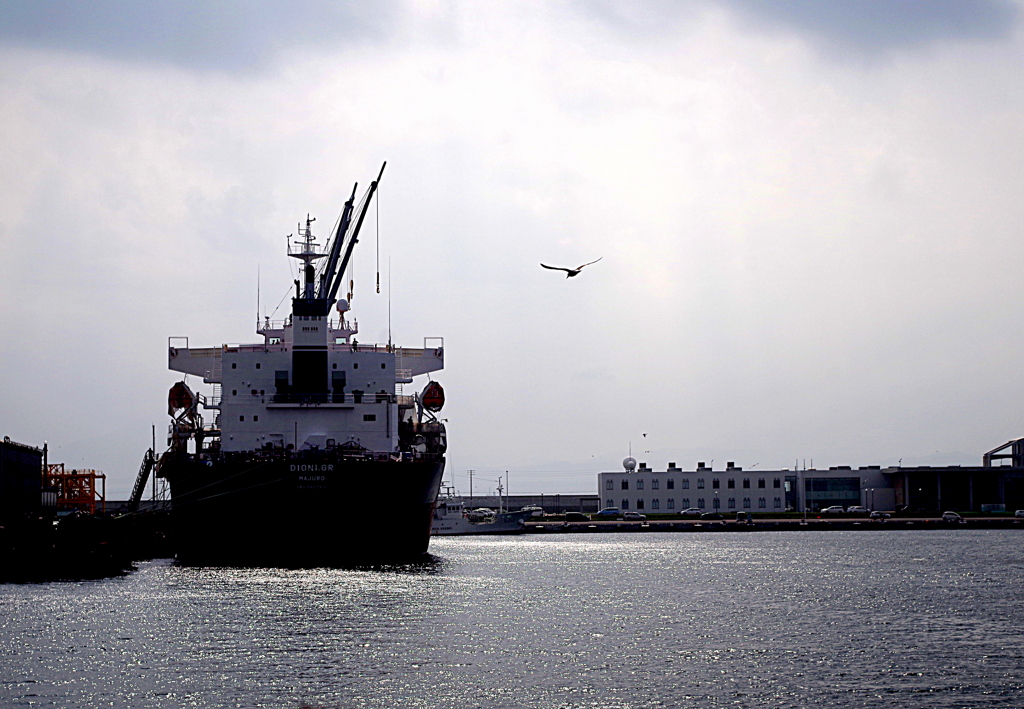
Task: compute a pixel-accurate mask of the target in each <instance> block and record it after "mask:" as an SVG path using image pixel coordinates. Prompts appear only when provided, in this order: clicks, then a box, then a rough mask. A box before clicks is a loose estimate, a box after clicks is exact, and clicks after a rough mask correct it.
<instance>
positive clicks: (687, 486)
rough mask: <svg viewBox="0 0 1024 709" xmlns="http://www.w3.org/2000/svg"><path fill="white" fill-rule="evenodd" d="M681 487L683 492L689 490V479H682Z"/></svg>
mask: <svg viewBox="0 0 1024 709" xmlns="http://www.w3.org/2000/svg"><path fill="white" fill-rule="evenodd" d="M681 487H682V488H683V489H684V490H689V489H690V479H689V478H683V484H682V486H681Z"/></svg>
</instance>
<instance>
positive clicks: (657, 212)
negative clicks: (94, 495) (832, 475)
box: [0, 0, 1024, 497]
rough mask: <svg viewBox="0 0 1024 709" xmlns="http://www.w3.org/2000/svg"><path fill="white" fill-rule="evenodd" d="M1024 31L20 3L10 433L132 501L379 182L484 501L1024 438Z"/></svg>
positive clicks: (7, 265) (743, 18)
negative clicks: (313, 237)
mask: <svg viewBox="0 0 1024 709" xmlns="http://www.w3.org/2000/svg"><path fill="white" fill-rule="evenodd" d="M1021 9H1022V8H1021V7H1020V6H1019V5H1018V4H1016V3H1013V2H1004V1H1002V0H960V1H959V2H955V3H949V2H931V1H925V0H908V1H905V2H883V1H882V0H862V1H860V2H856V3H850V2H843V1H841V0H813V1H806V2H802V1H798V0H776V1H775V2H767V1H764V0H692V1H691V2H679V1H671V2H670V1H661V0H649V1H648V2H638V1H637V0H631V1H629V2H619V1H618V0H595V1H593V2H584V1H582V0H579V1H573V0H561V1H559V0H552V1H549V2H543V1H537V2H528V1H527V2H514V3H512V2H509V3H477V2H458V1H454V2H445V1H443V0H438V1H428V0H423V1H419V2H399V1H395V2H373V3H370V2H365V3H338V2H326V1H318V0H301V1H293V2H290V3H277V2H213V1H206V2H202V1H195V2H179V1H171V0H156V1H153V2H148V3H134V2H119V1H114V0H107V1H102V0H98V1H95V2H74V3H72V2H67V1H61V2H58V1H55V0H41V1H38V2H27V1H26V2H10V1H8V0H0V127H2V135H3V139H2V140H0V176H2V185H3V188H2V189H0V245H2V252H0V305H2V308H0V332H2V337H0V434H2V435H8V436H10V437H11V438H12V439H14V440H16V441H19V442H23V443H27V444H30V445H42V443H43V441H44V440H46V441H48V442H49V444H50V447H51V451H52V453H51V460H53V461H63V462H65V463H66V464H68V465H69V466H71V467H92V468H98V469H101V470H103V471H104V472H106V473H107V475H108V494H109V496H110V497H126V496H127V495H128V494H129V492H130V490H131V485H132V482H133V480H134V476H135V473H136V471H137V469H138V466H139V463H140V461H141V458H142V454H143V452H144V451H145V449H146V448H147V447H148V446H149V440H150V426H151V425H153V424H155V425H156V428H157V433H158V444H162V443H163V441H164V436H165V432H166V426H167V415H166V392H167V389H168V388H169V387H170V386H171V384H173V382H174V381H176V379H177V377H176V375H175V373H173V372H170V371H168V370H167V368H166V347H167V337H168V336H172V335H173V336H178V335H185V336H188V337H189V338H190V343H191V344H192V345H193V346H213V345H219V344H222V343H225V342H247V341H248V342H252V341H256V340H257V336H256V335H255V333H254V331H253V329H254V324H255V319H256V313H257V270H259V273H260V282H261V305H260V311H261V312H264V311H265V312H267V313H268V314H269V312H271V311H273V309H274V307H275V306H276V305H277V303H278V301H279V300H280V299H281V297H282V296H284V295H285V293H286V292H287V291H288V289H289V287H290V283H291V279H292V276H291V272H290V264H289V263H288V261H289V259H287V258H286V256H285V255H284V246H285V236H286V235H287V234H289V233H291V232H293V231H294V230H295V225H296V223H297V222H298V221H299V220H301V219H303V218H304V217H305V215H306V213H307V212H309V213H311V214H312V215H313V216H315V217H317V219H318V221H317V225H319V226H320V227H321V230H320V233H321V234H325V233H326V231H327V228H328V227H329V226H330V224H331V223H333V222H334V220H335V219H336V217H337V215H338V213H339V212H340V210H341V206H342V204H343V202H344V200H345V198H346V197H347V196H348V193H349V192H350V191H351V189H352V184H353V183H354V182H356V181H358V182H359V183H360V185H361V186H365V185H367V184H368V183H369V181H370V180H371V179H372V178H373V177H374V176H375V175H376V173H377V170H378V169H379V167H380V164H381V162H382V161H384V160H387V161H388V168H387V171H386V173H385V175H384V179H383V181H382V184H381V191H380V220H379V231H380V263H381V271H382V276H381V278H382V289H381V290H382V294H381V295H377V294H376V293H375V271H376V268H377V267H376V254H377V247H376V243H375V237H376V232H377V226H378V224H377V222H376V221H375V220H373V219H371V220H368V222H367V225H366V228H365V231H364V239H363V240H362V241H361V243H360V246H359V247H358V249H357V254H356V259H357V264H356V269H355V276H356V292H355V299H354V302H353V309H354V313H353V314H354V315H355V316H356V317H357V318H358V320H359V323H360V327H361V330H362V331H361V333H360V335H359V336H358V337H359V340H360V341H361V342H371V341H379V342H384V341H386V340H387V337H388V299H387V293H388V291H389V290H390V293H391V327H392V332H393V337H394V340H395V341H396V342H397V343H399V344H404V345H407V346H421V345H422V338H423V337H424V336H443V337H444V338H445V346H446V363H447V366H446V369H445V371H443V372H442V373H440V375H438V377H437V378H438V379H439V381H441V382H442V384H444V386H445V388H446V391H447V394H448V404H447V406H446V408H445V410H444V414H443V415H444V416H445V417H447V419H448V427H449V441H450V448H449V453H450V464H449V470H450V475H449V478H450V479H452V480H454V482H455V484H456V485H457V486H458V487H459V488H460V489H461V490H463V491H466V490H467V488H468V486H467V482H466V475H465V471H466V470H468V469H475V470H476V471H477V483H476V484H475V486H474V487H475V490H476V491H485V490H486V489H488V488H493V487H494V482H493V481H496V480H497V477H498V476H499V475H502V476H505V471H506V470H507V471H509V473H508V475H509V476H510V478H511V491H512V492H513V493H517V492H518V493H525V492H590V493H592V492H595V487H596V475H595V474H596V473H597V472H599V471H601V470H617V469H620V466H621V460H622V458H624V457H625V455H626V454H627V452H628V450H629V446H630V445H632V450H633V453H634V455H635V456H636V457H637V458H638V459H640V460H642V461H645V462H647V463H649V464H650V465H652V466H654V467H658V468H663V467H664V466H665V465H666V463H667V462H668V461H675V462H677V463H679V464H680V465H682V466H684V467H687V468H690V467H692V466H693V465H694V464H695V463H696V462H697V461H698V460H703V461H706V462H710V461H712V460H714V461H715V462H714V466H715V467H716V468H720V467H721V466H722V465H723V464H724V463H725V462H726V461H727V460H729V461H735V462H736V463H737V464H738V465H742V466H744V467H748V468H749V467H751V466H754V465H757V466H758V467H759V468H772V467H792V466H793V465H794V462H795V461H798V460H799V461H800V464H801V465H802V464H803V461H806V462H807V465H808V466H810V465H811V461H812V460H813V462H814V465H815V466H816V467H819V468H820V467H827V466H829V465H843V464H845V465H854V466H857V465H875V464H881V465H894V464H896V463H897V462H898V461H899V460H901V459H902V461H903V464H905V465H906V464H915V463H925V464H943V463H964V464H970V463H977V462H980V458H981V454H982V453H983V452H984V451H985V450H988V449H990V448H994V447H996V446H997V445H999V444H1001V443H1003V442H1005V441H1006V440H1008V439H1010V438H1014V437H1018V436H1022V435H1024V416H1022V414H1021V411H1020V401H1021V400H1022V395H1024V375H1022V372H1021V365H1020V361H1021V354H1022V352H1024V331H1022V328H1021V327H1020V326H1019V325H1020V323H1021V321H1022V310H1024V282H1022V279H1021V278H1020V276H1019V268H1020V264H1021V263H1022V262H1024V243H1022V241H1024V240H1022V238H1021V236H1022V227H1024V199H1022V198H1021V196H1020V191H1021V185H1022V184H1024V179H1022V178H1024V174H1022V173H1024V133H1022V129H1021V127H1022V125H1024V76H1022V68H1024V51H1022V49H1024V41H1022V33H1021V14H1022V13H1021ZM598 257H603V260H602V261H601V262H600V263H598V264H595V265H594V266H591V267H589V268H588V269H586V270H585V271H584V272H583V273H582V274H581V275H580V276H579V277H577V278H573V279H570V280H566V279H565V278H564V277H563V276H562V275H560V274H558V273H556V272H551V271H545V270H543V269H541V268H540V266H539V263H540V262H542V261H543V262H545V263H554V264H558V265H565V266H575V265H578V264H580V263H584V262H586V261H592V260H593V259H596V258H598ZM389 272H390V283H389V280H388V273H389ZM286 306H287V304H285V305H283V306H282V311H278V316H280V315H281V313H282V312H283V310H284V309H285V308H286ZM645 433H646V434H647V435H646V437H645V436H644V435H643V434H645Z"/></svg>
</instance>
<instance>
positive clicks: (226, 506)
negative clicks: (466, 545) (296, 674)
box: [160, 451, 444, 567]
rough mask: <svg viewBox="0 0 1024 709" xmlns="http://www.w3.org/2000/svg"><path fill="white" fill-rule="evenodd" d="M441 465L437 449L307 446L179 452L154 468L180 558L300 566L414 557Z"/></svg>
mask: <svg viewBox="0 0 1024 709" xmlns="http://www.w3.org/2000/svg"><path fill="white" fill-rule="evenodd" d="M443 471H444V458H443V457H441V456H429V457H424V458H419V459H417V460H415V461H410V460H403V461H395V460H393V459H391V458H390V457H389V456H386V455H385V456H377V457H370V456H346V455H343V454H342V453H340V452H334V451H313V452H309V453H304V454H301V455H297V456H260V455H256V454H225V455H222V456H220V457H218V458H214V459H212V460H201V459H198V458H196V457H195V456H190V455H185V456H180V457H178V458H174V459H170V460H165V461H164V463H163V464H162V465H161V470H160V474H161V475H162V476H163V477H165V478H167V480H168V482H169V483H170V487H171V507H172V524H173V533H174V545H175V551H176V555H177V558H178V560H179V561H180V562H182V563H185V564H190V565H203V566H288V567H303V566H344V565H352V564H381V563H401V562H407V561H416V560H418V559H422V558H423V555H424V554H426V552H427V547H428V545H429V543H430V526H431V521H432V519H433V512H434V504H435V502H436V501H437V493H438V489H439V488H440V485H441V474H442V472H443ZM382 500H383V501H384V502H383V503H382V502H381V501H382Z"/></svg>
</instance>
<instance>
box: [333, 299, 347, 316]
mask: <svg viewBox="0 0 1024 709" xmlns="http://www.w3.org/2000/svg"><path fill="white" fill-rule="evenodd" d="M335 307H336V308H337V309H338V312H339V313H344V312H346V311H347V310H348V309H349V307H348V301H347V300H345V299H344V298H338V304H337V305H336V306H335Z"/></svg>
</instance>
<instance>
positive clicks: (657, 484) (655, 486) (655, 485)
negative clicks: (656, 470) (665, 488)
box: [651, 478, 661, 490]
mask: <svg viewBox="0 0 1024 709" xmlns="http://www.w3.org/2000/svg"><path fill="white" fill-rule="evenodd" d="M660 486H661V481H660V480H658V479H657V478H655V479H654V480H651V489H652V490H657V489H658V488H659V487H660Z"/></svg>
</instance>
